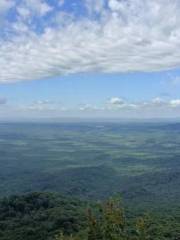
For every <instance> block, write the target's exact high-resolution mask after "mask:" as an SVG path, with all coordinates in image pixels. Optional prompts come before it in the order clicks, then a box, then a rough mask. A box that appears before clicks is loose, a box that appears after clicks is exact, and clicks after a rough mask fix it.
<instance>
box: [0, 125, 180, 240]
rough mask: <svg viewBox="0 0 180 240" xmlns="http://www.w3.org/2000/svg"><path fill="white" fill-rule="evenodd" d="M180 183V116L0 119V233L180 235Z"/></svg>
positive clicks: (170, 238) (90, 238)
mask: <svg viewBox="0 0 180 240" xmlns="http://www.w3.org/2000/svg"><path fill="white" fill-rule="evenodd" d="M179 186H180V124H176V123H171V124H170V123H136V124H135V123H133V124H132V123H131V124H125V123H121V124H119V123H76V124H75V123H74V124H70V123H69V124H63V123H62V124H47V123H46V124H45V123H44V124H37V123H36V124H35V123H34V124H32V123H31V124H30V123H24V124H23V123H21V124H18V123H16V124H10V123H9V124H0V198H1V201H0V239H2V240H21V239H23V240H46V239H47V240H54V239H58V240H59V239H62V240H63V239H64V240H66V239H68V240H69V238H70V239H73V240H74V239H77V240H79V239H82V240H96V239H102V240H106V239H108V240H109V239H112V240H116V239H117V240H119V239H122V240H123V239H129V240H131V239H135V240H136V239H139V240H141V239H142V240H143V239H152V240H156V239H157V240H161V239H162V240H179V239H180V227H179V223H180V203H179V199H180V188H179ZM117 195H118V196H119V195H120V197H121V199H122V200H121V201H122V204H121V205H120V206H119V205H118V206H117V202H115V203H114V202H113V204H115V205H113V208H112V209H109V208H108V207H109V205H108V204H107V201H108V200H107V199H109V198H114V196H117ZM113 201H114V200H113ZM107 208H108V212H107V211H106V210H107ZM122 209H124V210H122ZM111 210H112V212H111ZM109 211H110V212H109ZM119 211H120V212H122V211H123V214H124V215H123V216H122V215H121V216H117V215H118V214H119ZM90 213H91V214H90ZM106 215H108V216H106ZM90 216H91V217H90ZM109 217H110V219H109ZM116 218H118V220H117V219H116ZM116 220H117V222H116V223H114V221H116ZM109 221H110V222H109ZM111 221H112V222H111ZM118 221H123V225H122V226H119V222H118ZM116 224H117V225H116ZM141 225H142V226H141ZM141 227H142V231H141V230H140V229H139V228H141ZM114 228H115V229H114ZM138 229H139V230H138ZM109 231H110V232H111V234H112V236H111V237H110V235H107V232H109ZM114 231H115V232H114ZM143 232H144V233H143ZM108 234H109V233H108ZM122 234H123V236H121V235H122ZM143 234H144V235H143Z"/></svg>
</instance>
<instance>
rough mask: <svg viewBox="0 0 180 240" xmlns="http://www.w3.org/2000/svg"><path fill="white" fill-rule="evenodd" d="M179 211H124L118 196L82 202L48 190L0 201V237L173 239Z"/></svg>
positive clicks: (179, 230) (23, 239) (177, 233)
mask: <svg viewBox="0 0 180 240" xmlns="http://www.w3.org/2000/svg"><path fill="white" fill-rule="evenodd" d="M179 219H180V214H179V215H178V212H176V215H174V216H173V217H172V216H171V217H169V216H168V215H166V214H163V215H161V214H159V213H158V212H156V214H152V213H151V214H150V215H149V214H147V213H138V214H135V213H134V212H133V211H130V210H128V211H124V209H123V207H122V203H121V202H120V201H119V198H114V199H111V200H108V201H105V202H102V203H100V202H99V203H95V202H83V201H79V200H77V199H73V198H67V197H64V196H61V195H58V194H52V193H31V194H27V195H22V196H11V197H8V198H3V199H1V201H0V239H1V240H70V239H71V240H127V239H128V240H146V239H147V240H177V239H179V237H180V222H179Z"/></svg>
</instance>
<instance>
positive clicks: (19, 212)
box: [0, 193, 86, 240]
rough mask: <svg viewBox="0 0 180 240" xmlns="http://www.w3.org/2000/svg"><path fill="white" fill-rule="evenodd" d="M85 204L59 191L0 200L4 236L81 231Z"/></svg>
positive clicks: (21, 239)
mask: <svg viewBox="0 0 180 240" xmlns="http://www.w3.org/2000/svg"><path fill="white" fill-rule="evenodd" d="M85 206H86V204H85V203H83V202H81V201H79V200H74V199H72V198H67V197H62V196H60V195H57V194H49V193H32V194H27V195H23V196H11V197H9V198H4V199H2V200H1V201H0V239H1V240H45V239H51V237H52V236H54V234H56V232H59V230H61V231H63V232H64V233H66V234H71V233H74V232H78V231H79V230H80V229H81V228H82V227H83V226H84V224H85V214H84V209H85Z"/></svg>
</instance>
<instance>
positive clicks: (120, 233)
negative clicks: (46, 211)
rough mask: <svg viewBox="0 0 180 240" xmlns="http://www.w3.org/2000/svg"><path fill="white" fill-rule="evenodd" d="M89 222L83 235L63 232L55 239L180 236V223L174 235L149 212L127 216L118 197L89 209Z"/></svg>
mask: <svg viewBox="0 0 180 240" xmlns="http://www.w3.org/2000/svg"><path fill="white" fill-rule="evenodd" d="M87 222H88V224H87V225H88V227H87V229H86V231H84V232H85V233H86V234H84V235H83V236H79V234H77V235H75V236H74V237H73V236H72V235H71V236H70V237H68V236H64V235H63V234H62V233H61V235H59V236H57V237H56V238H55V240H70V239H71V240H167V239H168V240H177V239H179V238H180V223H179V227H178V229H179V230H178V234H177V235H176V236H175V235H174V237H173V236H172V235H171V233H170V232H169V234H167V232H166V227H167V226H163V224H162V222H161V221H160V222H159V221H157V219H156V218H151V217H150V216H149V215H147V214H145V215H144V216H141V217H138V218H137V219H135V220H133V221H132V219H128V218H126V217H125V213H124V210H123V208H122V207H121V204H120V202H119V200H118V199H111V200H109V201H107V202H105V203H104V204H99V205H98V206H97V207H96V208H93V209H88V214H87ZM164 230H165V232H166V233H165V232H164ZM174 230H175V229H174ZM170 236H171V237H170Z"/></svg>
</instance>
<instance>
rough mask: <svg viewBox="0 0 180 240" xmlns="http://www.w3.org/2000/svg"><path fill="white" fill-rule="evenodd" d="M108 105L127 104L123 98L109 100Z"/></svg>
mask: <svg viewBox="0 0 180 240" xmlns="http://www.w3.org/2000/svg"><path fill="white" fill-rule="evenodd" d="M108 103H109V104H112V105H123V104H125V102H124V100H123V99H122V98H118V97H112V98H111V99H109V101H108Z"/></svg>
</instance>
